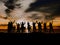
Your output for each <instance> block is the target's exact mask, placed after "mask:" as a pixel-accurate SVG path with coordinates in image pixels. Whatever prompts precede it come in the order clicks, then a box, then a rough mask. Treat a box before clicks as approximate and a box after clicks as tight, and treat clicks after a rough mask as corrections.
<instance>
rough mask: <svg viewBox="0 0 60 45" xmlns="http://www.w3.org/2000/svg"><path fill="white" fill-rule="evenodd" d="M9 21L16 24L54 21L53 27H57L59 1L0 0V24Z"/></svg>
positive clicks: (59, 16) (58, 21) (59, 21)
mask: <svg viewBox="0 0 60 45" xmlns="http://www.w3.org/2000/svg"><path fill="white" fill-rule="evenodd" d="M5 18H6V19H5ZM2 20H3V21H2ZM11 20H15V21H16V22H21V21H26V22H28V21H30V22H33V21H35V20H38V21H44V22H46V21H51V20H54V25H59V23H60V0H0V24H3V23H4V24H5V23H7V22H9V21H11ZM2 22H3V23H2Z"/></svg>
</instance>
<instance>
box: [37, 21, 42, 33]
mask: <svg viewBox="0 0 60 45" xmlns="http://www.w3.org/2000/svg"><path fill="white" fill-rule="evenodd" d="M38 30H39V32H41V31H42V26H41V23H40V22H39V23H38Z"/></svg>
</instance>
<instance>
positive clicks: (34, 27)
mask: <svg viewBox="0 0 60 45" xmlns="http://www.w3.org/2000/svg"><path fill="white" fill-rule="evenodd" d="M35 24H36V23H34V22H33V32H36V31H35V30H36V26H35Z"/></svg>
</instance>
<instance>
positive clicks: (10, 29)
mask: <svg viewBox="0 0 60 45" xmlns="http://www.w3.org/2000/svg"><path fill="white" fill-rule="evenodd" d="M12 30H13V23H12V22H8V32H12Z"/></svg>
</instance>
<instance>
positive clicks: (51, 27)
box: [49, 23, 54, 32]
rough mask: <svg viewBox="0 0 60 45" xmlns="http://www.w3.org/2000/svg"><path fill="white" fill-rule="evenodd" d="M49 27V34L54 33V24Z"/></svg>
mask: <svg viewBox="0 0 60 45" xmlns="http://www.w3.org/2000/svg"><path fill="white" fill-rule="evenodd" d="M49 27H50V29H49V32H54V30H53V26H52V23H50V24H49Z"/></svg>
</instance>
